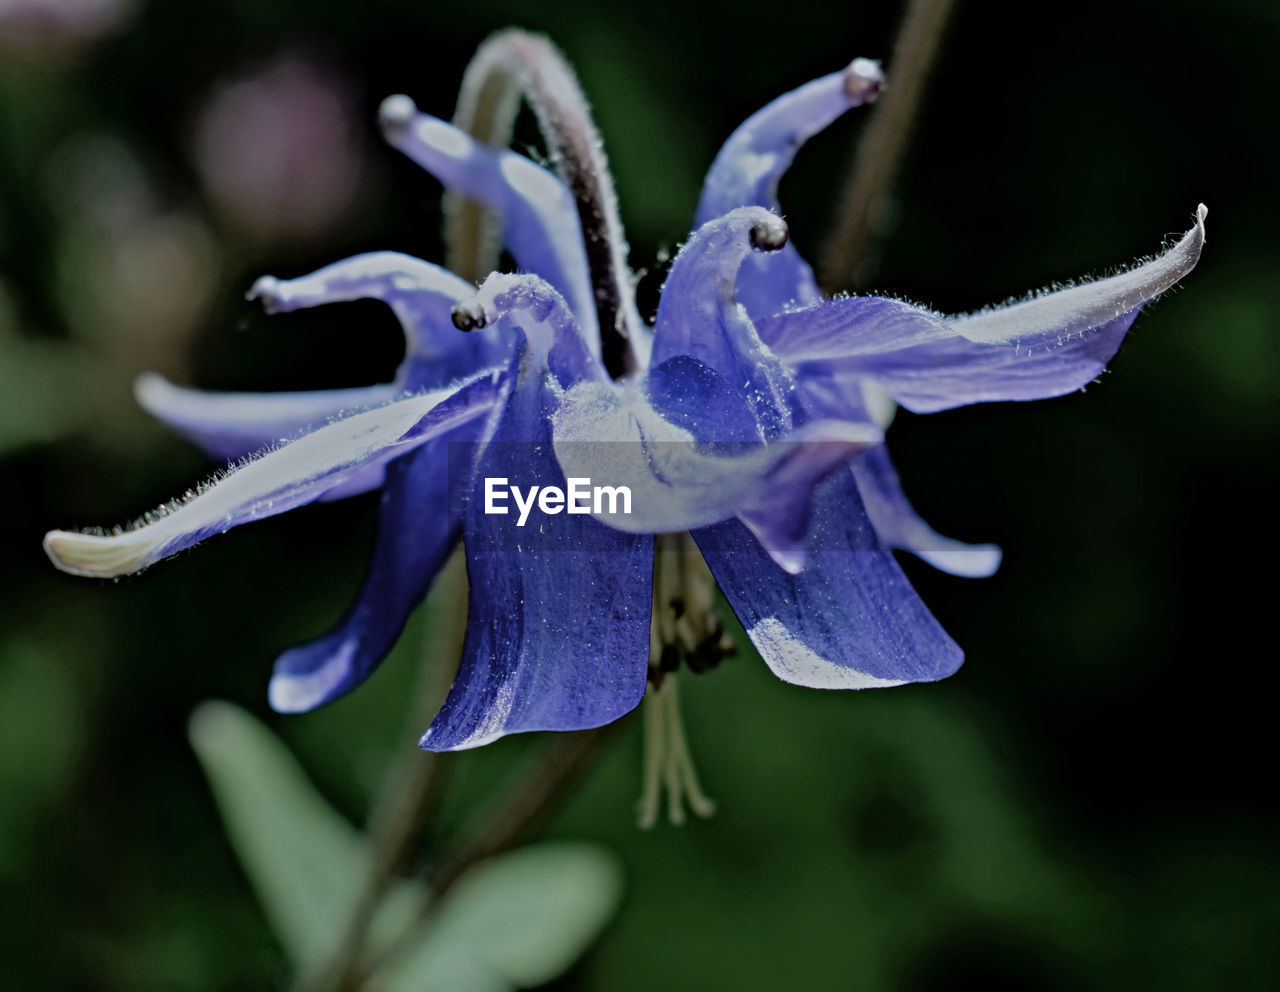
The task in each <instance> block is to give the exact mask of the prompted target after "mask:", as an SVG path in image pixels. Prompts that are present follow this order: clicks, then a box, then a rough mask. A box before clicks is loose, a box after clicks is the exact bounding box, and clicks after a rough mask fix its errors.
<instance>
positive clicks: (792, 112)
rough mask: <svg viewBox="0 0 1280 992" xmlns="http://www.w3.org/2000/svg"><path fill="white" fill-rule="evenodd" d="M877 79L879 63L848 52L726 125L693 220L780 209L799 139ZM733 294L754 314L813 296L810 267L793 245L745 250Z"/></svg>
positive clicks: (860, 99)
mask: <svg viewBox="0 0 1280 992" xmlns="http://www.w3.org/2000/svg"><path fill="white" fill-rule="evenodd" d="M883 85H884V75H883V74H882V73H881V71H880V65H879V63H876V62H872V61H870V60H869V59H854V60H853V62H851V63H850V64H849V65H848V66H847V67H845V68H844V69H843V70H841V71H840V72H833V73H831V74H830V75H827V76H823V77H822V78H820V79H815V80H814V81H813V82H811V83H807V84H805V85H804V86H801V87H800V88H799V89H797V90H793V91H792V92H790V93H787V94H785V95H784V96H781V97H779V98H778V99H776V100H774V101H773V102H772V103H770V104H768V105H767V106H766V107H764V108H763V109H762V110H759V111H757V112H756V113H755V114H753V115H752V116H750V117H748V118H747V120H746V121H745V122H743V124H742V125H741V126H740V127H739V128H738V129H737V130H736V131H734V132H733V134H732V135H731V136H730V138H729V140H728V141H726V142H725V144H724V147H722V148H721V149H720V153H719V154H718V155H717V156H716V160H715V162H714V164H713V165H712V166H711V171H710V172H708V173H707V178H706V181H705V182H704V184H703V187H702V198H701V200H700V201H699V203H698V211H697V214H696V215H695V220H694V226H695V227H701V226H702V225H703V224H706V223H707V222H708V221H711V220H714V219H715V218H716V217H720V216H721V215H723V214H727V213H728V212H729V211H730V210H733V209H735V208H736V207H746V206H759V207H767V208H768V209H770V210H773V211H775V212H780V211H781V207H780V206H779V204H778V181H779V180H780V179H781V178H782V175H783V173H785V172H786V171H787V168H788V167H789V166H790V165H791V162H792V160H793V159H794V158H795V155H796V152H797V151H799V149H800V146H801V145H803V144H804V142H805V141H807V140H808V139H809V138H811V137H812V136H813V135H815V134H817V133H818V132H819V131H821V130H822V129H823V128H825V127H827V126H828V125H829V124H830V123H831V122H832V121H834V120H836V118H838V117H839V116H840V115H841V114H843V113H844V112H845V111H846V110H849V109H850V108H852V107H857V106H860V105H862V104H863V103H866V102H868V101H869V100H873V99H874V98H875V97H876V95H877V94H878V93H879V92H880V88H881V87H882V86H883ZM737 293H738V299H739V300H740V301H741V302H742V304H743V305H744V306H745V307H746V308H747V311H748V313H750V314H751V315H752V316H753V317H760V316H764V315H766V314H771V313H776V312H778V311H779V310H781V309H783V308H784V307H785V306H808V305H809V304H811V303H816V302H817V301H818V300H819V299H820V298H821V296H820V294H819V292H818V286H817V283H816V281H815V280H814V278H813V270H812V269H810V268H809V265H808V263H807V262H805V260H804V259H803V258H801V257H800V253H799V252H797V251H796V249H795V247H794V246H792V245H787V246H786V247H785V248H783V249H782V250H781V251H780V252H779V253H778V256H777V257H776V258H769V259H760V258H749V259H747V261H746V262H745V264H744V265H743V266H742V269H741V271H740V272H739V274H738V285H737Z"/></svg>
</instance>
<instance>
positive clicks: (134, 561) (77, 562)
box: [44, 530, 146, 579]
mask: <svg viewBox="0 0 1280 992" xmlns="http://www.w3.org/2000/svg"><path fill="white" fill-rule="evenodd" d="M128 537H129V535H127V534H123V535H119V536H116V537H103V536H100V535H98V534H75V533H72V532H71V531H65V530H51V531H49V533H47V534H45V536H44V553H45V554H46V555H48V556H49V560H50V561H51V562H53V564H54V565H55V566H56V567H57V568H59V569H61V570H62V571H64V572H67V573H69V574H70V575H83V576H86V577H87V578H93V579H110V578H114V577H115V576H117V575H128V574H129V573H130V572H136V571H138V570H139V569H141V568H142V567H143V566H144V565H145V564H146V561H145V548H143V547H140V546H139V545H138V543H137V542H134V541H130V540H128Z"/></svg>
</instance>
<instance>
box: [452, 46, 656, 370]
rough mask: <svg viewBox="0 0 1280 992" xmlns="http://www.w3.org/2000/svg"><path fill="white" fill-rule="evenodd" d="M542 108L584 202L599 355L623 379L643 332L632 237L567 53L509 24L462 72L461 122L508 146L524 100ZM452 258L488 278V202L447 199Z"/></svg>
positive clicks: (564, 176)
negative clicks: (627, 236)
mask: <svg viewBox="0 0 1280 992" xmlns="http://www.w3.org/2000/svg"><path fill="white" fill-rule="evenodd" d="M521 98H523V99H524V100H526V101H528V103H529V106H530V107H531V108H532V109H533V112H534V116H535V117H537V120H538V126H539V128H540V129H541V131H542V136H543V138H544V139H545V140H546V142H547V151H548V152H549V154H550V157H551V162H552V164H553V165H554V167H555V170H556V172H557V174H558V175H559V176H560V178H561V180H563V181H564V184H565V185H566V186H567V187H568V188H569V190H570V192H571V193H572V194H573V197H574V200H575V201H576V202H577V205H578V222H579V223H580V224H581V226H582V241H583V245H584V246H585V248H586V254H587V267H588V268H589V269H590V272H591V286H592V290H593V292H594V295H595V305H596V314H597V316H598V318H599V322H600V345H601V358H602V360H603V362H604V366H605V368H606V369H608V370H609V373H610V374H611V375H612V376H614V377H615V378H616V377H618V376H621V375H623V374H625V373H626V372H628V371H630V370H631V369H632V368H634V366H635V356H634V354H633V352H632V348H631V340H632V339H633V338H635V336H636V335H637V334H639V333H640V318H639V315H638V313H637V311H636V308H635V302H634V300H633V298H632V290H631V276H630V272H629V270H628V268H627V259H626V242H625V240H624V238H623V234H622V222H621V220H620V219H619V216H618V201H617V196H616V195H615V193H614V190H613V179H612V178H611V176H610V173H609V169H608V165H607V164H606V162H605V158H604V151H603V143H602V142H601V140H600V134H599V132H598V131H597V130H596V126H595V123H594V122H593V121H592V118H591V111H590V108H589V107H588V105H587V101H586V97H585V96H583V93H582V89H581V87H580V86H579V85H578V80H577V78H576V77H575V76H574V74H573V70H572V69H570V68H569V65H568V63H567V62H565V60H564V57H563V56H562V55H561V54H560V52H559V51H557V50H556V48H555V46H554V45H552V44H551V42H549V41H548V40H547V39H546V38H544V37H542V36H540V35H534V34H529V33H528V32H525V31H519V30H511V31H503V32H501V33H499V34H496V35H494V36H493V37H492V38H490V39H489V40H488V41H486V42H485V43H484V44H483V45H481V46H480V49H479V50H478V51H477V52H476V54H475V57H474V58H473V59H472V61H471V65H470V66H469V67H468V68H467V72H466V74H465V75H464V76H463V80H462V91H461V93H460V94H459V97H458V109H457V112H456V113H455V115H454V123H455V124H457V125H458V126H459V127H462V128H464V129H466V130H467V131H468V132H470V133H471V134H472V135H474V136H475V137H476V138H478V139H480V140H481V141H484V142H486V143H488V144H493V145H503V146H505V145H506V144H508V143H509V142H510V140H511V134H512V128H513V126H514V123H515V117H516V114H517V113H518V111H519V108H520V100H521ZM448 217H449V221H448V228H447V231H446V234H447V237H448V240H449V242H450V244H451V246H452V247H451V255H450V267H451V268H453V269H454V271H456V272H458V273H459V274H460V275H463V276H465V277H467V278H470V279H480V278H482V277H483V276H484V275H486V274H487V273H488V272H489V271H491V270H492V269H493V268H494V266H495V263H496V262H497V238H496V233H497V229H496V222H495V221H494V219H493V217H492V215H491V214H489V213H488V212H486V211H485V210H484V209H483V208H481V207H480V206H478V205H476V204H474V203H470V202H469V201H465V200H462V199H460V198H453V199H452V200H450V201H449V207H448Z"/></svg>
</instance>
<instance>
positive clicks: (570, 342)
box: [421, 276, 653, 751]
mask: <svg viewBox="0 0 1280 992" xmlns="http://www.w3.org/2000/svg"><path fill="white" fill-rule="evenodd" d="M469 306H470V308H469V309H466V310H465V311H464V312H463V317H464V318H465V319H463V321H462V322H463V323H472V322H473V321H474V322H475V323H473V324H472V326H477V327H484V326H486V325H488V324H491V323H494V322H497V323H499V324H508V325H510V326H511V327H513V328H519V330H520V331H521V332H523V335H524V337H525V340H526V345H525V347H524V348H523V349H522V354H521V355H520V357H519V365H520V375H519V378H518V380H517V382H516V384H515V388H514V389H513V390H512V392H511V395H510V398H509V399H508V400H507V403H506V406H505V408H504V409H503V412H502V414H501V417H500V419H499V420H498V423H497V426H496V429H495V430H494V433H493V435H492V436H491V438H489V440H488V441H487V442H486V444H485V446H484V450H483V453H482V454H481V455H480V458H479V460H478V462H477V465H476V469H475V483H474V485H475V487H476V489H475V491H473V493H472V496H471V499H470V500H469V501H468V503H467V507H466V510H465V524H464V526H465V532H466V549H467V573H468V576H469V578H470V582H471V600H470V604H469V607H468V619H467V638H466V642H465V644H464V647H463V653H462V654H463V657H462V663H461V665H460V667H459V670H458V676H457V679H456V680H455V681H454V685H453V689H452V690H451V691H450V693H449V696H448V698H447V699H446V700H445V703H444V706H443V707H442V708H441V710H440V712H439V714H437V716H436V718H435V720H433V721H432V723H431V726H430V727H429V728H428V729H427V732H426V733H425V734H424V735H423V737H422V742H421V746H422V747H423V748H426V749H428V750H433V751H450V750H458V749H462V748H470V747H478V746H479V745H481V744H485V743H488V742H489V741H492V740H495V739H496V738H498V737H501V736H503V735H505V734H511V733H521V732H524V731H532V730H580V729H584V728H588V727H598V726H601V725H603V724H606V723H609V722H610V721H612V720H615V719H617V718H618V717H620V716H622V715H623V714H624V713H627V712H628V711H630V710H631V709H633V708H635V706H636V705H637V704H639V702H640V698H641V696H642V695H643V694H644V686H645V677H646V675H645V673H646V670H647V667H648V659H649V614H650V609H651V606H652V579H653V538H652V537H650V536H648V535H633V534H623V533H621V532H620V531H616V530H613V529H611V528H609V527H606V526H604V525H603V524H601V523H598V522H596V521H595V520H593V519H591V518H590V517H589V516H587V515H573V516H571V515H569V514H567V513H558V514H557V515H554V516H541V517H540V518H539V522H538V523H537V524H535V525H533V526H527V527H521V526H520V525H519V522H518V518H517V516H516V514H515V513H508V514H491V513H486V512H485V505H484V504H485V498H484V494H483V486H484V480H485V479H486V478H503V479H508V480H510V483H511V484H513V485H517V486H519V487H521V489H523V490H525V491H527V490H528V488H529V487H530V486H535V485H536V486H558V487H560V488H561V489H564V488H565V486H566V481H565V476H564V473H563V472H562V471H561V470H560V467H559V466H558V465H557V464H556V461H555V457H554V454H553V451H552V439H551V417H552V416H553V415H554V413H555V409H556V406H557V404H558V402H559V399H558V398H559V396H560V395H561V390H563V389H564V388H566V387H571V386H572V385H574V384H575V382H581V381H583V380H584V379H594V380H596V381H599V380H600V379H602V378H603V370H602V369H600V370H599V372H598V374H597V372H596V369H598V368H599V366H598V365H593V364H591V363H594V359H592V358H591V356H590V355H587V354H586V353H585V351H584V350H583V346H582V344H581V342H580V338H578V335H577V333H576V331H575V330H574V328H573V326H572V317H571V316H570V315H569V314H568V311H567V309H566V307H565V304H564V302H563V300H562V299H561V298H560V297H559V295H558V294H556V293H554V291H553V290H551V288H550V287H549V286H547V285H546V284H545V283H541V282H540V281H539V280H536V279H534V278H533V277H530V276H490V277H489V279H488V280H487V281H486V282H485V285H484V286H483V287H482V288H481V290H480V293H479V295H478V297H477V299H476V300H475V301H473V303H472V304H471V305H468V304H463V307H464V308H467V307H469ZM479 333H486V331H484V330H481V331H479Z"/></svg>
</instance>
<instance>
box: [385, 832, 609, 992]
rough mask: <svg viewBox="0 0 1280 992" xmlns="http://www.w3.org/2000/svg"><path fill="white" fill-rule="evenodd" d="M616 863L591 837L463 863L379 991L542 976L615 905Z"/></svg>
mask: <svg viewBox="0 0 1280 992" xmlns="http://www.w3.org/2000/svg"><path fill="white" fill-rule="evenodd" d="M621 895H622V871H621V867H620V865H619V864H618V861H617V859H616V858H615V857H614V856H613V855H612V854H610V853H609V852H607V851H605V850H603V849H602V848H599V847H596V846H595V845H589V844H581V843H553V844H541V845H538V846H536V847H527V848H524V849H522V850H519V851H514V852H512V853H510V854H506V855H503V856H501V857H497V858H494V859H492V860H490V861H488V862H485V863H484V864H482V865H480V866H479V867H477V868H475V869H473V870H472V871H471V873H470V874H468V875H467V876H466V877H465V878H464V879H463V880H462V881H461V882H459V883H458V885H457V887H456V888H455V889H454V890H453V892H452V894H451V895H450V896H449V900H448V902H447V904H446V905H445V906H444V908H443V909H442V910H441V912H440V916H439V917H438V918H437V920H436V921H435V924H434V925H433V926H432V927H431V929H430V931H429V932H427V933H426V934H425V935H424V937H423V939H422V941H421V943H419V944H418V946H417V947H416V948H415V949H414V950H412V951H410V952H409V953H408V954H407V955H406V956H405V957H404V958H403V959H401V960H400V961H399V962H397V963H395V964H393V965H392V966H391V967H390V968H389V969H388V971H387V972H386V973H385V975H384V977H383V979H382V981H380V982H379V983H378V986H377V987H378V989H379V990H380V992H409V990H422V989H448V990H450V992H490V990H499V989H501V990H506V989H510V988H512V987H521V988H523V987H529V986H537V985H542V984H545V983H546V982H548V981H550V980H551V979H553V978H555V977H556V976H557V975H559V974H560V973H561V972H563V971H564V970H565V969H566V968H568V967H569V966H570V965H571V964H572V963H573V962H574V961H575V960H576V959H577V958H578V956H579V955H581V954H582V953H583V951H585V950H586V949H587V947H588V946H589V945H590V944H591V942H592V941H593V940H594V939H595V938H596V937H597V935H598V934H599V933H600V930H601V929H602V928H603V927H604V925H605V923H606V922H608V920H609V918H610V917H611V916H612V915H613V913H614V911H615V910H616V909H617V906H618V901H619V899H620V897H621Z"/></svg>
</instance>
